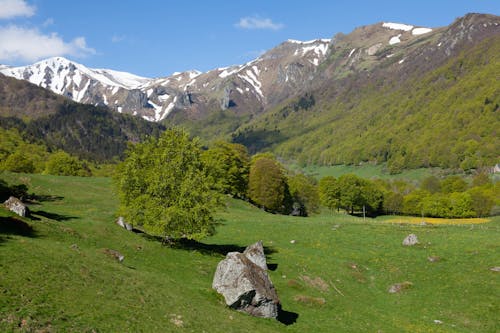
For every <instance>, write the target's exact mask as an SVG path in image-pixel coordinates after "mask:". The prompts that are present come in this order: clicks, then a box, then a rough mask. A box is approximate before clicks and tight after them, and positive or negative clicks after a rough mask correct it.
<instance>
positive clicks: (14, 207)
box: [3, 196, 29, 217]
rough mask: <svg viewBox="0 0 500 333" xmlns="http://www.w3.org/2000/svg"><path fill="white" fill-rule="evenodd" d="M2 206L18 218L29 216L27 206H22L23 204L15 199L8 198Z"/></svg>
mask: <svg viewBox="0 0 500 333" xmlns="http://www.w3.org/2000/svg"><path fill="white" fill-rule="evenodd" d="M3 204H4V205H5V207H7V209H8V210H10V211H11V212H14V213H16V214H17V215H19V216H22V217H26V216H28V215H29V209H28V206H26V205H25V204H23V202H22V201H21V200H19V199H18V198H16V197H12V196H11V197H9V199H7V200H6V201H5V202H4V203H3Z"/></svg>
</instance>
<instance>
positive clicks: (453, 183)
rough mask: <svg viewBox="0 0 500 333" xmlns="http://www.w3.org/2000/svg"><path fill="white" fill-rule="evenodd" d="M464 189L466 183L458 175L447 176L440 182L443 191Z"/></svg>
mask: <svg viewBox="0 0 500 333" xmlns="http://www.w3.org/2000/svg"><path fill="white" fill-rule="evenodd" d="M466 189H467V183H466V182H465V180H463V178H462V177H460V176H449V177H447V178H445V179H444V180H443V181H442V182H441V191H442V192H443V193H453V192H464V191H465V190H466Z"/></svg>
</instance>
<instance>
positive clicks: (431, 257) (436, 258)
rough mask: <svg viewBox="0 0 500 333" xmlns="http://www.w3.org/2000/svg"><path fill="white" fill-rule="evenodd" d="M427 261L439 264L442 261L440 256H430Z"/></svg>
mask: <svg viewBox="0 0 500 333" xmlns="http://www.w3.org/2000/svg"><path fill="white" fill-rule="evenodd" d="M427 260H429V261H430V262H438V261H440V260H441V258H440V257H438V256H429V257H427Z"/></svg>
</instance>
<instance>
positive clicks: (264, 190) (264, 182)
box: [248, 155, 291, 214]
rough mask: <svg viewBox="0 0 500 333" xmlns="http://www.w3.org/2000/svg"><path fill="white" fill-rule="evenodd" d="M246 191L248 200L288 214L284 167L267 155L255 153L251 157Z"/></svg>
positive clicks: (288, 203) (288, 195)
mask: <svg viewBox="0 0 500 333" xmlns="http://www.w3.org/2000/svg"><path fill="white" fill-rule="evenodd" d="M248 193H249V198H250V200H252V201H253V202H254V203H255V204H256V205H258V206H260V207H262V208H264V209H265V210H267V211H270V212H274V213H283V214H288V213H289V212H290V210H291V202H290V193H289V190H288V185H287V181H286V175H285V172H284V169H283V167H282V166H281V165H280V164H279V163H278V161H276V160H275V159H274V158H272V157H270V156H269V155H256V156H254V158H253V159H252V163H251V166H250V174H249V182H248Z"/></svg>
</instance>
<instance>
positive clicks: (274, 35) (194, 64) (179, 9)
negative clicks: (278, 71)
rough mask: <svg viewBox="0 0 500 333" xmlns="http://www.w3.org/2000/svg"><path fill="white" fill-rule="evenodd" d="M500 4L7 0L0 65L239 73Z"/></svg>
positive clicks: (0, 2)
mask: <svg viewBox="0 0 500 333" xmlns="http://www.w3.org/2000/svg"><path fill="white" fill-rule="evenodd" d="M469 12H479V13H489V14H495V15H500V1H499V0H414V1H401V0H400V1H384V0H378V1H368V0H367V1H363V0H358V1H354V0H350V1H335V0H329V1H328V0H325V1H320V0H308V1H304V0H303V1H294V0H288V1H285V0H252V1H239V0H227V1H222V0H213V1H211V0H204V1H202V0H199V1H197V0H191V1H168V0H163V1H162V0H141V1H131V0H99V1H97V0H86V1H83V0H82V1H63V0H0V63H2V64H8V65H25V64H29V63H33V62H34V61H37V60H40V59H43V58H47V57H50V56H65V57H67V58H69V59H72V60H74V61H77V62H79V63H82V64H84V65H86V66H88V67H93V68H110V69H115V70H122V71H127V72H131V73H134V74H137V75H141V76H147V77H160V76H167V75H170V74H171V73H173V72H175V71H185V70H190V69H198V70H201V71H207V70H210V69H213V68H217V67H224V66H229V65H232V64H240V63H244V62H246V61H249V60H251V59H254V58H256V57H257V56H258V55H259V54H260V53H262V52H263V51H265V50H268V49H270V48H272V47H274V46H276V45H278V44H280V43H281V42H283V41H285V40H287V39H298V40H311V39H316V38H331V37H332V36H333V35H335V34H336V33H337V32H343V33H349V32H350V31H352V30H353V29H354V28H356V27H358V26H362V25H368V24H373V23H377V22H381V21H385V22H387V21H389V22H400V23H407V24H412V25H418V26H425V27H439V26H444V25H448V24H450V23H451V22H453V20H454V19H455V18H457V17H460V16H463V15H464V14H466V13H469Z"/></svg>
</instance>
